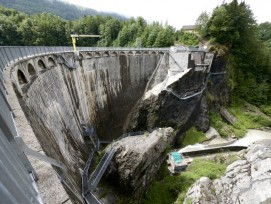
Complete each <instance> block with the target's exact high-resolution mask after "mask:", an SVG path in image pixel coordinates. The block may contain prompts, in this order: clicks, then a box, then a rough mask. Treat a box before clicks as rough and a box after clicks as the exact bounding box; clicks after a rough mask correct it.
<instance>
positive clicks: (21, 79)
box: [17, 70, 27, 85]
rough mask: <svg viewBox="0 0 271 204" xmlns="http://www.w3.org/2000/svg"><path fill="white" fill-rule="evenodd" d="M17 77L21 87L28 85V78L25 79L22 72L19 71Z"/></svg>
mask: <svg viewBox="0 0 271 204" xmlns="http://www.w3.org/2000/svg"><path fill="white" fill-rule="evenodd" d="M17 76H18V80H19V84H20V85H21V84H26V83H27V80H26V77H25V75H24V73H23V72H22V71H21V70H18V72H17Z"/></svg>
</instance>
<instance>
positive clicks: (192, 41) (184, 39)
mask: <svg viewBox="0 0 271 204" xmlns="http://www.w3.org/2000/svg"><path fill="white" fill-rule="evenodd" d="M177 43H179V44H182V45H188V46H189V45H190V46H195V45H198V44H199V37H198V36H197V35H196V34H194V33H188V32H183V31H180V32H179V35H178V41H177Z"/></svg>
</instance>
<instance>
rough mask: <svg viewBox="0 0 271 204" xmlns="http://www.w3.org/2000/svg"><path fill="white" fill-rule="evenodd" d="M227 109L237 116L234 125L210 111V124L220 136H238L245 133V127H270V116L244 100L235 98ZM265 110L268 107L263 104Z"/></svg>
mask: <svg viewBox="0 0 271 204" xmlns="http://www.w3.org/2000/svg"><path fill="white" fill-rule="evenodd" d="M228 110H229V112H230V113H232V114H233V115H234V116H235V117H236V118H237V122H236V123H235V124H234V125H229V124H227V123H226V122H225V121H224V120H223V119H222V118H221V116H220V115H219V114H218V113H215V112H211V126H213V127H214V128H216V129H217V131H218V132H219V134H220V135H221V136H222V137H228V136H230V135H235V136H236V137H238V138H240V137H243V136H244V135H245V134H246V132H247V129H258V128H262V127H271V118H270V117H268V116H267V115H265V114H264V113H262V112H261V111H260V109H258V108H257V107H255V106H253V105H251V104H248V103H246V102H245V101H242V100H237V102H235V103H234V104H232V105H231V106H230V107H229V108H228ZM265 110H266V112H267V113H268V111H269V110H270V107H268V106H265Z"/></svg>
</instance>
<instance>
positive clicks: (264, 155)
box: [184, 140, 271, 204]
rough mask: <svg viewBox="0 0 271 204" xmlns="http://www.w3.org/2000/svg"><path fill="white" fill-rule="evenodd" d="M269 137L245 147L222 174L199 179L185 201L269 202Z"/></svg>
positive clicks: (270, 168) (270, 157) (270, 165)
mask: <svg viewBox="0 0 271 204" xmlns="http://www.w3.org/2000/svg"><path fill="white" fill-rule="evenodd" d="M270 200H271V140H261V141H258V142H256V143H255V144H253V145H252V146H250V147H249V148H248V149H247V153H246V154H245V156H244V159H243V160H238V161H235V162H234V163H232V164H231V165H229V166H228V167H227V170H226V172H225V175H224V176H222V177H221V178H220V179H216V180H215V181H211V180H210V179H208V178H201V179H200V180H198V181H197V182H196V183H194V185H193V186H192V187H191V188H190V189H189V190H188V192H187V197H186V199H185V202H184V203H191V201H192V203H200V204H203V203H221V204H222V203H223V204H224V203H229V204H231V203H244V204H257V203H270Z"/></svg>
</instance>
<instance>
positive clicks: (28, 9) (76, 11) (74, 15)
mask: <svg viewBox="0 0 271 204" xmlns="http://www.w3.org/2000/svg"><path fill="white" fill-rule="evenodd" d="M0 5H2V6H4V7H6V8H11V9H15V10H17V11H21V12H25V13H27V14H35V13H43V12H47V13H52V14H54V15H57V16H60V17H61V18H63V19H66V20H75V19H78V18H80V17H83V16H87V15H90V16H94V15H102V16H112V17H115V18H118V19H121V20H127V18H126V17H125V16H122V15H120V14H117V13H110V12H99V11H96V10H95V9H91V8H85V7H81V6H77V5H74V4H70V3H68V2H65V1H60V0H39V1H35V0H0Z"/></svg>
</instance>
